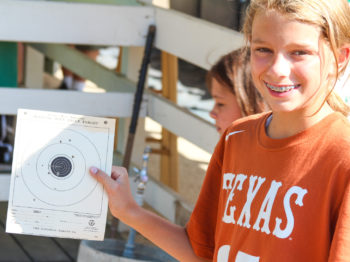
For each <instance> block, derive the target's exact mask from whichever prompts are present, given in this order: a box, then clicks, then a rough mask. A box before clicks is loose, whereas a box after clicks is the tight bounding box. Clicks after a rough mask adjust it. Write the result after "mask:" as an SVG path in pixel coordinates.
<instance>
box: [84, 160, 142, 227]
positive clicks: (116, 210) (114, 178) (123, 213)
mask: <svg viewBox="0 0 350 262" xmlns="http://www.w3.org/2000/svg"><path fill="white" fill-rule="evenodd" d="M90 174H91V176H92V177H94V178H95V179H96V180H97V181H98V182H99V183H101V184H102V185H103V186H104V188H105V189H106V192H107V194H108V198H109V209H110V211H111V213H112V215H113V216H115V217H117V218H119V219H120V220H122V221H125V220H126V219H127V217H128V216H130V215H132V213H133V211H134V210H136V209H137V208H138V207H139V206H138V205H137V203H136V202H135V200H134V198H133V196H132V194H131V190H130V185H129V179H128V172H127V170H126V169H125V168H124V167H119V166H113V167H112V174H111V176H108V175H107V174H106V173H104V172H103V171H101V170H99V169H98V168H96V167H91V168H90Z"/></svg>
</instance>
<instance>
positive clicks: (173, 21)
mask: <svg viewBox="0 0 350 262" xmlns="http://www.w3.org/2000/svg"><path fill="white" fill-rule="evenodd" d="M155 11H156V12H155V19H156V26H157V38H156V42H155V46H156V47H157V48H159V49H161V50H163V51H166V52H168V53H171V54H173V55H175V56H177V57H179V58H182V59H184V60H186V61H188V62H190V63H192V64H195V65H197V66H199V67H201V68H204V69H207V70H208V69H209V68H210V67H211V66H212V65H213V64H214V63H215V62H216V61H217V60H218V59H219V57H220V56H222V55H223V54H226V53H228V52H230V51H232V50H235V49H238V48H239V47H241V46H243V45H244V38H243V35H242V34H241V33H239V32H237V31H234V30H231V29H228V28H226V27H223V26H220V25H216V24H213V23H210V22H208V21H205V20H202V19H199V18H195V17H193V16H189V15H186V14H184V13H181V12H177V11H174V10H167V9H162V8H155Z"/></svg>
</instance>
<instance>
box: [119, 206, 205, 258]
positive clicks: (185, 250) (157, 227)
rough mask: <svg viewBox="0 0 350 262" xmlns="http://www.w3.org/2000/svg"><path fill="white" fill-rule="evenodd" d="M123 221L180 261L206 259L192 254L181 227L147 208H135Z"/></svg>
mask: <svg viewBox="0 0 350 262" xmlns="http://www.w3.org/2000/svg"><path fill="white" fill-rule="evenodd" d="M121 220H122V221H123V219H121ZM123 222H124V223H126V224H128V225H129V226H131V227H132V228H134V229H135V230H136V231H138V232H139V233H140V234H142V235H143V236H144V237H146V238H147V239H149V240H150V241H152V242H153V243H154V244H155V245H157V246H159V247H160V248H161V249H163V250H164V251H166V252H167V253H169V254H170V255H172V256H173V257H175V258H176V259H178V260H179V261H181V262H186V261H191V262H192V261H193V262H195V261H208V260H205V259H201V258H198V257H197V256H196V255H195V254H194V252H193V249H192V247H191V244H190V242H189V239H188V236H187V234H186V231H185V229H184V228H183V227H180V226H178V225H175V224H172V223H171V222H169V221H167V220H166V219H164V218H161V217H159V216H157V215H156V214H154V213H152V212H150V211H148V210H145V209H143V208H141V207H139V208H136V209H135V211H133V212H132V214H131V215H130V216H129V217H128V218H126V219H125V221H123Z"/></svg>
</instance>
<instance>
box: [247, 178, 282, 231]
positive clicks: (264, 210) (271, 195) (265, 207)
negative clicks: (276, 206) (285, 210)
mask: <svg viewBox="0 0 350 262" xmlns="http://www.w3.org/2000/svg"><path fill="white" fill-rule="evenodd" d="M281 185H282V183H281V182H276V181H275V180H273V181H272V183H271V186H270V189H269V192H267V194H266V197H265V199H264V201H263V203H262V205H261V208H260V211H259V215H258V218H257V219H256V221H255V224H254V226H253V229H255V230H257V231H259V230H260V222H261V220H262V219H264V225H263V227H262V228H261V232H265V233H266V234H270V229H269V222H270V216H271V209H272V206H273V203H274V201H275V197H276V194H277V191H278V189H279V188H280V186H281Z"/></svg>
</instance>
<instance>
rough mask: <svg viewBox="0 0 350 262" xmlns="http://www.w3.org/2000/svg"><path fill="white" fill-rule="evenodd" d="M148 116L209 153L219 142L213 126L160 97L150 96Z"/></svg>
mask: <svg viewBox="0 0 350 262" xmlns="http://www.w3.org/2000/svg"><path fill="white" fill-rule="evenodd" d="M147 115H148V116H149V117H150V118H152V119H153V120H154V121H156V122H158V123H159V124H160V125H162V126H163V127H165V128H166V129H168V130H169V131H171V132H173V133H174V134H176V135H177V136H181V137H183V138H185V139H187V140H188V141H190V142H192V143H193V144H195V145H197V146H199V147H200V148H202V149H204V150H206V151H207V152H213V151H214V148H215V145H216V143H217V142H218V140H219V135H218V133H217V131H216V129H215V127H214V125H213V124H211V123H209V122H207V121H206V120H203V119H201V118H199V117H197V116H195V115H193V114H192V113H190V112H189V111H187V110H185V109H183V108H181V107H179V106H177V105H175V104H174V103H172V102H170V101H168V100H166V99H165V98H163V97H161V96H159V95H156V94H149V96H148V103H147Z"/></svg>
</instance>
